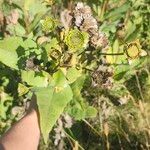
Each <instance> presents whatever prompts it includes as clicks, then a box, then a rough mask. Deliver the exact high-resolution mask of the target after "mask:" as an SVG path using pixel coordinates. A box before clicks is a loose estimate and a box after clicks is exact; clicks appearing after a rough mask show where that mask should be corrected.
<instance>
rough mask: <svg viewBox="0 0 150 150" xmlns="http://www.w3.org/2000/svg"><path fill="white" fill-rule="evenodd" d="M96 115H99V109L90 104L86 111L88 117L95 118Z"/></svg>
mask: <svg viewBox="0 0 150 150" xmlns="http://www.w3.org/2000/svg"><path fill="white" fill-rule="evenodd" d="M96 115H97V110H96V109H95V108H94V107H92V106H89V107H88V108H87V109H86V111H85V117H86V118H93V117H96Z"/></svg>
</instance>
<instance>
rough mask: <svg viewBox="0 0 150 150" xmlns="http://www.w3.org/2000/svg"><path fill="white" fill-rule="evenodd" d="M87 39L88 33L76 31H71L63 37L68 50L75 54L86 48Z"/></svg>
mask: <svg viewBox="0 0 150 150" xmlns="http://www.w3.org/2000/svg"><path fill="white" fill-rule="evenodd" d="M88 39H89V36H88V33H86V32H81V31H80V30H78V29H72V30H70V31H69V32H68V33H67V35H66V36H65V43H66V45H67V46H68V48H69V50H71V51H73V52H76V51H78V50H81V49H84V48H85V47H86V46H87V43H88Z"/></svg>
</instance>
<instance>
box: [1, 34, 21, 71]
mask: <svg viewBox="0 0 150 150" xmlns="http://www.w3.org/2000/svg"><path fill="white" fill-rule="evenodd" d="M22 43H23V40H22V38H20V37H8V38H5V39H4V40H1V41H0V61H1V62H2V63H4V64H5V65H6V66H8V67H11V68H13V69H18V66H17V62H18V59H19V58H18V55H17V48H19V46H20V45H21V44H22Z"/></svg>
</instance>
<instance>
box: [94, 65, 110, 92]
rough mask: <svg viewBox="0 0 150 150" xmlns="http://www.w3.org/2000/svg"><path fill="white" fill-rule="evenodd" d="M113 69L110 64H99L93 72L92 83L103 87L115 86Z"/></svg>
mask: <svg viewBox="0 0 150 150" xmlns="http://www.w3.org/2000/svg"><path fill="white" fill-rule="evenodd" d="M112 76H113V69H112V68H110V67H108V66H99V67H98V69H96V70H95V71H94V72H93V73H92V81H93V82H92V84H93V86H95V87H100V88H102V89H110V88H111V87H112V86H113V78H112Z"/></svg>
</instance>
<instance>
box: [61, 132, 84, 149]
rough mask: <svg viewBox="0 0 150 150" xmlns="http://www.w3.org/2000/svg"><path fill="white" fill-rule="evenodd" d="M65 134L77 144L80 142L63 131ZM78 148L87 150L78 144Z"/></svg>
mask: <svg viewBox="0 0 150 150" xmlns="http://www.w3.org/2000/svg"><path fill="white" fill-rule="evenodd" d="M63 131H64V133H65V134H66V135H67V136H68V137H69V138H70V139H71V140H72V141H73V142H74V143H75V142H78V141H77V140H75V139H74V138H72V136H70V135H69V134H68V133H67V132H66V131H65V130H63ZM78 146H79V147H80V148H81V150H85V149H84V148H83V147H82V146H81V145H80V144H79V142H78Z"/></svg>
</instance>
